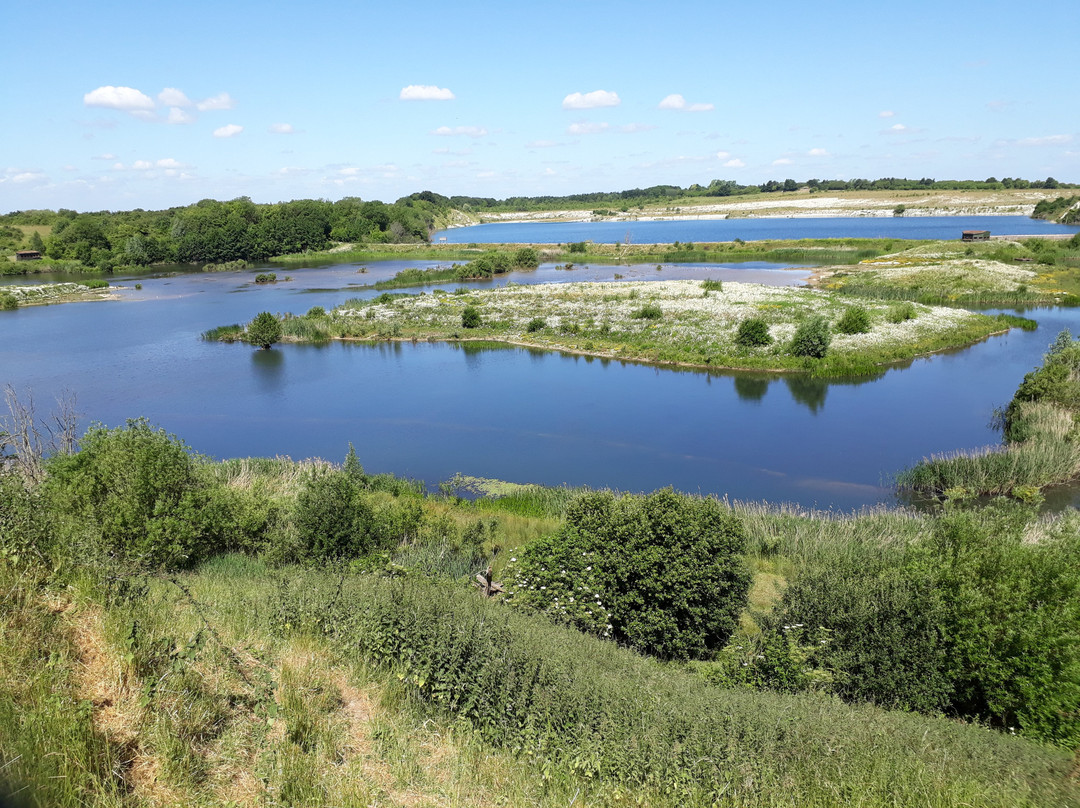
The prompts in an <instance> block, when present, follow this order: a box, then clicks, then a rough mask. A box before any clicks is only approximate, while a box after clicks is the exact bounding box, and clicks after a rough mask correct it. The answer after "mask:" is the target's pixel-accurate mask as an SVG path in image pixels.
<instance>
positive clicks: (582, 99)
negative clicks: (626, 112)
mask: <svg viewBox="0 0 1080 808" xmlns="http://www.w3.org/2000/svg"><path fill="white" fill-rule="evenodd" d="M621 103H622V102H621V101H620V100H619V95H618V93H613V92H609V91H608V90H593V91H592V92H591V93H570V95H568V96H566V98H564V99H563V102H562V108H563V109H596V108H597V107H617V106H619V104H621Z"/></svg>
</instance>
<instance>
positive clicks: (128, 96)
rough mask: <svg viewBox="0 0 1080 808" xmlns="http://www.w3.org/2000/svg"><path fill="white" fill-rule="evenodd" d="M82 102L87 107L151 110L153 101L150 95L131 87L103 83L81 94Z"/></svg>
mask: <svg viewBox="0 0 1080 808" xmlns="http://www.w3.org/2000/svg"><path fill="white" fill-rule="evenodd" d="M83 103H84V104H85V105H86V106H88V107H106V108H108V109H121V110H124V111H125V112H132V111H134V110H152V109H153V108H154V101H153V99H151V98H150V96H148V95H146V94H145V93H141V92H139V91H138V90H136V89H134V88H132V87H113V86H112V85H105V86H104V87H98V88H97V89H96V90H91V91H90V92H88V93H87V94H86V95H84V96H83Z"/></svg>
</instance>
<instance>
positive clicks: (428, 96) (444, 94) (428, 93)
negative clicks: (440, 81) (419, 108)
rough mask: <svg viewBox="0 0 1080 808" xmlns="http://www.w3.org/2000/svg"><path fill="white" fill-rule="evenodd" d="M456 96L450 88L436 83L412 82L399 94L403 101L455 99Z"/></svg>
mask: <svg viewBox="0 0 1080 808" xmlns="http://www.w3.org/2000/svg"><path fill="white" fill-rule="evenodd" d="M454 97H455V96H454V94H453V93H452V92H450V90H448V89H446V88H445V87H436V86H435V85H434V84H410V85H409V86H408V87H402V88H401V93H400V94H399V95H398V98H400V99H401V100H402V101H453V100H454Z"/></svg>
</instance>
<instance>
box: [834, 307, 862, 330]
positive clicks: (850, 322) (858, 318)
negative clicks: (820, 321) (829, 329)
mask: <svg viewBox="0 0 1080 808" xmlns="http://www.w3.org/2000/svg"><path fill="white" fill-rule="evenodd" d="M836 330H837V331H839V332H840V333H841V334H865V333H867V332H868V331H870V312H868V311H867V310H866V308H865V307H864V306H848V307H847V308H846V309H845V310H844V313H843V314H842V315H841V317H840V320H839V321H838V322H837V323H836Z"/></svg>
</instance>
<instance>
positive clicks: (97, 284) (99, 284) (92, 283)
mask: <svg viewBox="0 0 1080 808" xmlns="http://www.w3.org/2000/svg"><path fill="white" fill-rule="evenodd" d="M79 285H80V286H85V287H86V288H87V289H108V288H109V282H108V281H103V280H100V279H95V280H89V281H79Z"/></svg>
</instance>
